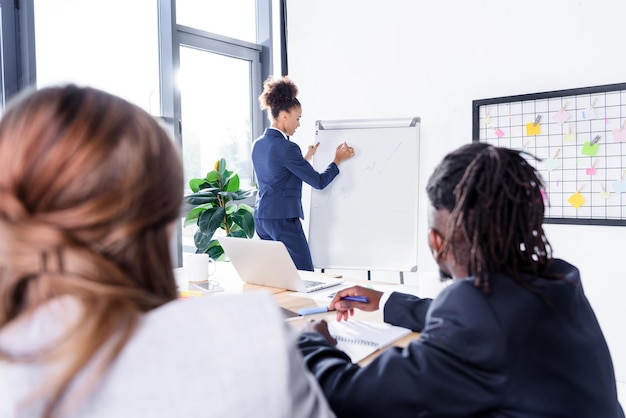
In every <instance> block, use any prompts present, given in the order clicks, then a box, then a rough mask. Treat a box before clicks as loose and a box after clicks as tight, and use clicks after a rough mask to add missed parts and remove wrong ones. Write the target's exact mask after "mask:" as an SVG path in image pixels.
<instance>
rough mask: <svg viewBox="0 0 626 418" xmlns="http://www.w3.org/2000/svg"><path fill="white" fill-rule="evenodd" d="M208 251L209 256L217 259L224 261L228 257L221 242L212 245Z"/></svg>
mask: <svg viewBox="0 0 626 418" xmlns="http://www.w3.org/2000/svg"><path fill="white" fill-rule="evenodd" d="M216 241H217V240H216ZM207 253H208V254H209V257H211V258H212V259H213V260H215V261H224V259H225V258H226V254H224V249H223V248H222V246H221V245H219V242H218V244H217V245H215V246H213V247H210V248H209V249H208V251H207Z"/></svg>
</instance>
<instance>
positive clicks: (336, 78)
mask: <svg viewBox="0 0 626 418" xmlns="http://www.w3.org/2000/svg"><path fill="white" fill-rule="evenodd" d="M287 14H288V59H289V74H290V76H291V77H292V78H293V79H294V81H295V82H296V84H297V85H298V86H299V88H300V94H299V98H300V99H301V102H302V104H303V117H302V127H301V128H300V129H299V130H298V133H297V134H296V136H295V137H294V140H296V141H297V142H298V143H300V144H301V145H302V146H306V145H308V144H309V143H312V142H313V138H314V134H315V121H316V120H318V119H351V118H358V119H361V118H374V117H375V118H381V117H409V116H419V117H421V120H422V125H421V145H420V148H421V157H420V161H419V164H420V184H421V187H420V189H421V190H420V192H421V195H420V202H426V201H427V199H426V195H425V193H424V187H425V184H426V181H427V179H428V176H429V175H430V173H431V172H432V170H433V168H434V166H435V165H436V163H437V162H438V161H439V160H440V159H441V158H442V157H443V155H444V154H445V153H447V152H449V151H451V150H452V149H454V148H456V147H458V146H460V145H461V144H463V143H466V142H469V141H471V139H472V138H471V134H472V119H471V116H472V115H471V111H472V100H475V99H484V98H490V97H500V96H509V95H516V94H525V93H537V92H543V91H551V90H561V89H569V88H577V87H588V86H595V85H601V84H611V83H620V82H626V73H625V72H624V52H623V51H624V48H623V45H624V39H625V38H624V23H623V22H624V16H626V2H624V1H621V0H613V1H611V0H551V1H541V0H524V1H501V0H475V1H467V0H442V1H429V2H426V1H415V0H387V1H385V2H381V1H372V0H339V1H338V0H315V1H310V0H289V1H288V3H287ZM305 203H306V201H305ZM424 213H425V207H424V205H421V208H420V216H421V218H420V235H422V236H423V237H424V245H423V246H422V247H421V248H420V249H419V251H418V269H419V270H420V271H421V272H427V273H430V272H434V271H435V270H436V266H435V264H434V262H433V261H432V259H431V256H430V253H429V251H428V248H427V246H426V244H425V242H426V241H425V240H426V238H425V234H426V230H425V225H426V221H425V217H424V216H423V215H424ZM546 229H547V231H548V237H549V238H550V240H551V242H552V245H553V247H554V250H555V256H557V257H561V258H565V259H568V260H570V261H572V262H573V263H575V264H576V265H577V266H578V267H579V268H580V270H581V272H582V275H583V281H584V286H585V289H586V292H587V294H588V296H589V299H590V300H591V303H592V305H593V307H594V309H595V311H596V313H597V316H598V318H599V320H600V323H601V325H602V327H603V330H604V332H605V335H606V337H607V340H608V342H609V347H610V349H611V352H612V355H613V358H614V363H615V367H616V374H617V380H618V384H619V390H620V391H621V395H622V396H621V399H622V403H623V404H626V333H625V332H624V331H622V329H623V327H622V326H620V323H619V322H620V321H621V320H622V319H623V318H626V304H624V303H622V302H621V300H620V299H621V298H622V295H623V294H625V293H626V282H625V281H624V279H626V273H625V272H624V269H623V268H622V263H621V262H620V261H621V260H620V257H623V256H624V254H625V252H624V249H623V245H622V248H620V244H623V242H624V238H626V228H624V227H621V228H620V227H602V226H574V225H548V226H547V227H546ZM375 273H376V272H374V273H373V274H375ZM381 277H382V276H381ZM376 278H377V277H376ZM414 279H416V277H414V276H413V277H412V276H411V275H410V274H409V275H407V281H410V280H414Z"/></svg>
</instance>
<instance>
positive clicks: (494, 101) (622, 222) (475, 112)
mask: <svg viewBox="0 0 626 418" xmlns="http://www.w3.org/2000/svg"><path fill="white" fill-rule="evenodd" d="M609 92H622V93H624V92H626V83H616V84H606V85H600V86H592V87H581V88H574V89H564V90H554V91H548V92H541V93H530V94H521V95H515V96H503V97H494V98H489V99H480V100H473V101H472V139H473V141H480V129H481V123H480V122H481V119H480V115H481V109H486V108H487V107H488V106H490V105H500V104H508V103H511V104H513V103H518V102H522V103H523V102H532V101H537V100H544V99H554V98H561V99H565V100H567V98H572V97H578V96H582V95H593V94H598V93H609ZM576 121H577V117H575V118H574V122H576ZM543 122H544V121H543V119H542V122H541V123H543ZM625 148H626V147H625ZM622 157H624V152H623V153H622ZM622 169H626V167H622ZM621 201H622V202H624V201H626V196H623V197H621ZM624 204H625V203H621V205H622V207H623V206H624ZM545 223H548V224H574V225H606V226H626V219H605V218H594V217H593V215H591V216H589V217H583V216H581V217H551V216H549V215H546V217H545Z"/></svg>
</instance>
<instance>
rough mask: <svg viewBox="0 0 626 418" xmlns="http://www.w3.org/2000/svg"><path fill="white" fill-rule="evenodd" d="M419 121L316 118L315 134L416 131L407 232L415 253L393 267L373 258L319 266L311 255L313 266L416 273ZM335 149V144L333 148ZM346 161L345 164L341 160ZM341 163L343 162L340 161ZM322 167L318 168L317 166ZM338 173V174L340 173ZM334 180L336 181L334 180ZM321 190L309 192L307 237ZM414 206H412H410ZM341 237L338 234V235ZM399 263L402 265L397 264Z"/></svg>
mask: <svg viewBox="0 0 626 418" xmlns="http://www.w3.org/2000/svg"><path fill="white" fill-rule="evenodd" d="M420 123H421V119H420V118H419V117H406V118H387V119H342V120H317V121H316V122H315V126H316V135H318V134H319V132H320V131H331V130H341V131H345V130H348V131H349V130H352V129H355V130H357V129H358V130H367V129H393V128H412V129H414V130H415V138H414V140H415V144H414V147H415V156H416V159H417V160H416V161H415V167H416V169H415V178H414V179H413V178H412V177H411V180H413V181H414V184H415V187H416V190H415V195H414V196H415V197H414V202H412V204H413V206H414V213H413V212H411V214H412V215H414V216H415V219H414V224H413V225H414V227H413V228H411V230H410V233H411V234H412V235H411V236H410V239H409V240H408V241H410V242H411V245H412V246H413V247H412V248H414V249H415V251H414V253H415V254H413V255H412V257H411V259H410V260H408V257H407V261H406V262H402V263H401V262H398V265H394V266H393V267H390V266H385V265H382V264H376V261H375V260H373V261H372V262H371V263H370V264H368V265H354V264H351V263H345V262H341V261H339V262H334V263H330V264H329V265H321V264H320V262H316V260H315V257H314V260H313V262H314V264H315V267H316V268H322V269H348V270H368V271H371V270H380V271H399V272H401V273H402V272H403V271H411V272H415V271H417V248H418V241H419V239H418V224H419V222H418V215H419V195H420V193H419V164H420V162H419V155H420V152H419V145H420V144H419V142H420V132H419V128H420ZM356 144H357V145H358V142H356ZM333 150H334V147H333ZM347 163H350V160H348V161H347ZM344 164H345V163H344ZM342 166H343V164H342ZM320 168H321V167H320ZM340 175H341V174H340ZM335 181H336V180H335ZM331 185H332V183H331ZM318 192H321V193H323V191H317V190H313V191H312V193H313V194H312V196H311V211H310V219H311V222H310V224H309V238H310V239H315V238H314V237H315V235H316V234H315V233H313V227H314V225H313V224H314V216H315V215H314V205H315V200H316V194H315V193H318ZM412 209H413V208H412ZM338 239H340V237H339V238H338ZM376 245H380V246H381V247H384V248H383V249H381V250H380V251H381V252H382V253H383V254H384V252H385V251H392V250H393V248H394V247H393V246H389V245H388V244H386V243H380V244H376ZM310 246H311V249H312V250H314V249H315V248H316V243H315V242H313V241H311V242H310ZM314 252H315V251H312V253H314ZM400 264H402V265H400Z"/></svg>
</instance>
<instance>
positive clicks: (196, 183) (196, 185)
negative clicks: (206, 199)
mask: <svg viewBox="0 0 626 418" xmlns="http://www.w3.org/2000/svg"><path fill="white" fill-rule="evenodd" d="M205 182H206V180H205V179H191V180H189V188H190V189H191V191H192V192H194V193H195V192H197V191H198V190H200V185H201V184H203V183H205Z"/></svg>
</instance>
